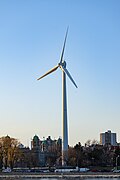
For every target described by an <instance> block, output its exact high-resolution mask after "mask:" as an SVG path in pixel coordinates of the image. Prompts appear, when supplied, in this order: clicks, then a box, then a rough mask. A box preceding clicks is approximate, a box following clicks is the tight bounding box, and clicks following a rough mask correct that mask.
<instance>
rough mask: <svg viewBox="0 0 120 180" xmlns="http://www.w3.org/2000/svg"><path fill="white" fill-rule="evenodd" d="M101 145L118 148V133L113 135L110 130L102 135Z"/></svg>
mask: <svg viewBox="0 0 120 180" xmlns="http://www.w3.org/2000/svg"><path fill="white" fill-rule="evenodd" d="M100 144H102V145H112V146H117V138H116V133H112V132H111V131H110V130H108V131H107V132H105V133H100Z"/></svg>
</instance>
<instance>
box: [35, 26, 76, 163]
mask: <svg viewBox="0 0 120 180" xmlns="http://www.w3.org/2000/svg"><path fill="white" fill-rule="evenodd" d="M67 34H68V28H67V31H66V35H65V40H64V44H63V49H62V54H61V57H60V62H59V63H58V65H57V66H55V67H54V68H52V69H51V70H49V71H48V72H47V73H45V74H44V75H42V76H41V77H39V78H38V79H37V80H40V79H42V78H43V77H45V76H47V75H48V74H50V73H52V72H54V71H56V70H57V69H58V68H60V69H61V70H62V123H63V132H62V133H63V137H62V166H65V165H67V152H68V126H67V94H66V75H67V76H68V77H69V79H70V80H71V81H72V83H73V84H74V86H75V87H76V88H77V85H76V83H75V81H74V80H73V78H72V76H71V75H70V73H69V71H68V70H67V69H66V62H65V60H64V59H63V55H64V50H65V44H66V39H67Z"/></svg>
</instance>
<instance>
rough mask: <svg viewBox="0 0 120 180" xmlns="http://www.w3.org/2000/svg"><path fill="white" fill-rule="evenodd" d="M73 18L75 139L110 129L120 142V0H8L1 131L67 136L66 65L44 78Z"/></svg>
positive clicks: (1, 26)
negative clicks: (64, 106) (63, 113)
mask: <svg viewBox="0 0 120 180" xmlns="http://www.w3.org/2000/svg"><path fill="white" fill-rule="evenodd" d="M68 25H69V32H68V38H67V42H66V48H65V54H64V58H65V60H66V62H67V69H68V70H69V71H70V73H71V75H72V76H73V78H74V80H75V82H76V83H77V85H78V89H76V88H75V87H74V86H73V84H72V83H71V82H70V80H69V79H68V78H67V100H68V125H69V145H71V146H73V145H75V144H76V143H78V142H81V143H82V144H83V145H84V143H85V142H86V141H87V140H88V139H91V140H93V139H96V140H98V141H99V135H100V133H101V132H105V131H107V130H111V131H112V132H116V133H117V140H118V142H120V128H119V127H120V1H119V0H98V1H96V0H74V1H73V0H66V1H64V0H60V1H56V0H51V1H49V0H34V1H33V0H18V1H15V0H1V1H0V82H1V88H0V122H1V123H0V127H1V128H0V137H1V136H5V135H7V134H8V135H9V136H11V137H15V138H17V139H19V140H20V142H21V143H23V144H24V145H28V144H30V141H31V138H33V136H34V135H35V134H36V135H38V136H39V138H40V139H43V137H46V138H47V136H49V135H50V136H51V137H52V138H53V139H54V138H55V139H57V138H58V137H59V136H60V137H61V136H62V116H61V110H62V109H61V106H62V105H61V104H62V103H61V97H62V84H61V83H62V79H61V71H60V69H58V70H57V71H56V72H54V73H53V74H51V75H49V76H47V77H46V78H44V79H42V80H41V81H37V80H36V79H37V78H38V77H39V76H41V75H42V74H44V73H45V72H46V71H48V70H49V69H51V68H53V67H54V66H55V65H57V64H58V62H59V60H60V55H61V51H62V46H63V42H64V37H65V32H66V28H67V26H68Z"/></svg>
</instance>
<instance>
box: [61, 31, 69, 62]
mask: <svg viewBox="0 0 120 180" xmlns="http://www.w3.org/2000/svg"><path fill="white" fill-rule="evenodd" d="M67 34H68V28H67V31H66V35H65V40H64V45H63V50H62V54H61V58H60V63H62V61H63V55H64V50H65V44H66V39H67Z"/></svg>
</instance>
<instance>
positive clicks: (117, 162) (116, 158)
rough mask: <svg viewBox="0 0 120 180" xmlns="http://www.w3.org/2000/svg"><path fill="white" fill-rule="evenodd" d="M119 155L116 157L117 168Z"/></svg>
mask: <svg viewBox="0 0 120 180" xmlns="http://www.w3.org/2000/svg"><path fill="white" fill-rule="evenodd" d="M119 157H120V156H119V155H118V156H117V157H116V170H117V169H118V158H119Z"/></svg>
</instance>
